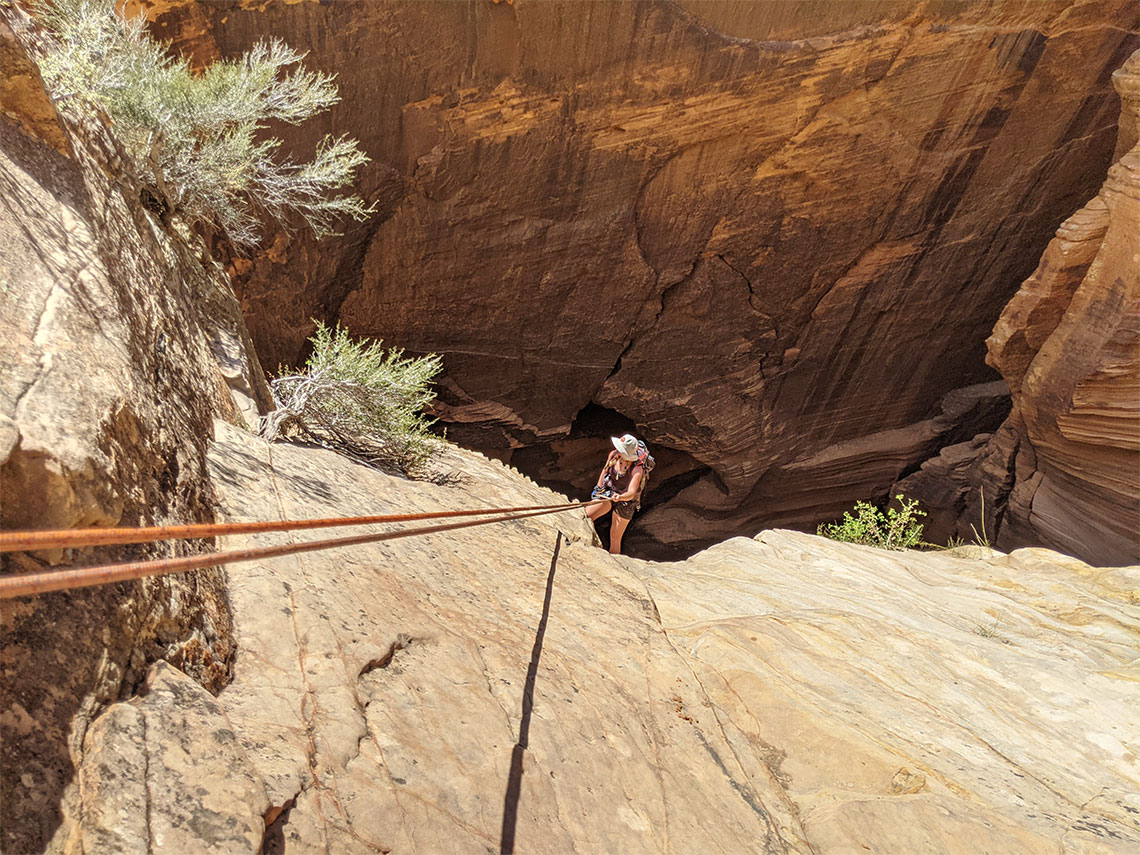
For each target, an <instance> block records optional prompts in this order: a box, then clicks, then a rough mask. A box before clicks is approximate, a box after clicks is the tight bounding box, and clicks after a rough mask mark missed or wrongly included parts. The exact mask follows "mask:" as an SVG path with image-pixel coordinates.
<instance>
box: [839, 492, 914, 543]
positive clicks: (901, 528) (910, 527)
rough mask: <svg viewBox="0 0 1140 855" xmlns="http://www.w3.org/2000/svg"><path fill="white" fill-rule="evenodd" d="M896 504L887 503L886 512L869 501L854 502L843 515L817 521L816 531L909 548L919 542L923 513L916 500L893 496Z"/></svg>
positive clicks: (842, 537)
mask: <svg viewBox="0 0 1140 855" xmlns="http://www.w3.org/2000/svg"><path fill="white" fill-rule="evenodd" d="M895 499H896V500H897V501H898V503H899V507H898V508H893V507H888V508H887V511H886V513H883V511H881V510H880V509H879V508H876V507H875V506H874V505H872V504H871V503H870V502H856V503H855V513H854V514H852V513H851V512H850V511H847V512H846V513H844V514H843V519H842V520H840V521H839V522H835V523H831V524H829V525H821V526H819V528H818V529H817V530H816V533H817V534H821V535H823V536H824V537H829V538H831V539H832V540H842V541H845V542H847V543H862V544H864V545H866V546H877V547H879V548H880V549H910V548H912V547H915V546H918V545H919V544H920V543H922V523H921V522H919V517H924V516H926V512H925V511H920V510H919V509H918V501H917V500H915V499H906V498H904V497H903V496H902V494H899V495H897V496H895Z"/></svg>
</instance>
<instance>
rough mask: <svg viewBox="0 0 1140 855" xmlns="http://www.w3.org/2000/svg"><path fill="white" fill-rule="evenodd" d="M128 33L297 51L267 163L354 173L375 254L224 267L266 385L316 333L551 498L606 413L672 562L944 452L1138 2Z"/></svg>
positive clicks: (1093, 183)
mask: <svg viewBox="0 0 1140 855" xmlns="http://www.w3.org/2000/svg"><path fill="white" fill-rule="evenodd" d="M143 5H144V6H145V7H146V8H148V9H149V12H148V14H149V15H150V16H151V18H152V20H153V22H154V28H155V31H156V32H157V33H158V34H159V35H161V36H162V37H164V38H168V39H172V40H173V43H174V45H175V46H176V47H178V48H180V49H182V50H184V51H185V52H186V53H188V54H189V55H190V56H192V57H193V58H194V60H195V61H196V62H203V61H206V60H208V59H210V58H212V57H216V56H232V55H235V54H237V53H239V52H240V51H242V50H244V49H246V48H248V47H249V46H250V45H251V44H252V43H253V42H254V41H256V40H257V39H259V38H262V37H265V36H271V35H272V36H280V37H283V38H284V39H286V40H287V41H289V42H291V43H293V44H294V45H296V46H298V47H303V48H306V49H308V50H309V51H310V52H311V53H310V57H309V62H310V63H311V64H312V65H314V66H316V67H319V68H321V69H324V70H327V71H331V72H335V73H336V74H337V75H338V82H339V84H340V86H341V92H342V94H343V101H342V102H341V104H340V105H338V106H337V107H336V108H335V109H333V110H332V111H330V112H329V113H328V114H327V115H326V116H324V117H322V118H321V119H319V120H317V121H315V122H312V123H309V124H308V125H306V126H304V127H302V128H297V129H293V128H286V129H280V133H281V134H282V135H283V136H284V137H285V138H286V139H287V141H288V144H289V146H290V147H294V148H295V149H296V150H297V151H298V152H299V153H303V152H306V151H309V150H311V147H312V145H313V144H314V143H315V141H316V140H318V139H319V138H320V137H321V136H323V135H324V134H326V133H337V134H340V133H348V134H351V135H353V136H355V137H357V138H358V139H359V140H360V141H361V143H362V145H363V148H364V149H365V150H366V151H367V152H368V153H369V154H370V156H371V157H372V158H373V160H372V162H371V163H370V164H369V165H368V167H367V168H366V169H365V170H364V172H363V173H362V175H361V177H360V180H359V186H358V189H359V190H360V192H361V193H363V194H364V195H365V196H366V197H368V198H369V199H371V200H375V201H376V202H377V206H378V207H377V214H376V216H375V217H374V218H373V219H372V220H371V221H369V222H368V223H366V224H363V225H359V226H350V227H348V228H347V229H346V231H345V235H344V236H343V237H342V238H339V239H336V240H334V241H332V242H326V243H323V244H321V246H320V248H319V250H318V248H317V245H316V244H315V243H314V242H313V241H311V240H310V239H309V238H308V237H306V236H305V235H303V234H302V233H299V232H298V233H297V234H294V235H288V234H284V233H281V234H277V235H271V236H270V237H269V239H268V240H267V243H266V247H265V248H264V250H263V251H262V252H260V253H259V254H257V255H256V256H255V257H253V258H250V259H234V260H233V261H232V271H233V273H234V279H235V285H236V287H237V289H238V291H239V293H240V295H241V298H242V300H243V304H244V307H245V311H246V316H247V319H248V323H249V325H250V328H251V330H252V333H253V336H254V338H255V340H256V343H257V346H258V348H259V352H260V354H261V356H262V359H263V361H264V362H265V363H266V364H267V365H270V366H273V365H276V364H277V363H278V362H289V361H293V360H296V359H298V358H299V357H301V356H302V355H303V353H304V347H305V345H304V342H305V338H306V336H307V335H308V334H309V332H310V331H311V329H312V322H311V320H310V319H312V318H316V319H322V320H339V321H341V322H343V323H345V324H347V326H348V327H349V328H350V329H351V330H352V331H353V332H354V333H357V334H361V335H369V336H376V337H380V338H383V339H385V340H386V341H388V342H389V343H391V344H396V345H401V346H404V347H406V348H408V349H409V350H411V351H415V352H425V351H438V352H440V353H442V354H444V361H445V367H446V376H445V378H444V380H443V383H442V385H441V393H442V394H441V404H440V407H439V414H440V415H441V417H442V418H443V420H444V422H445V423H447V424H448V426H449V435H450V436H451V437H453V438H455V439H458V440H460V441H462V442H465V443H467V444H471V445H474V446H477V447H479V448H482V449H484V450H486V451H488V452H490V453H494V454H496V455H498V456H500V457H504V458H510V459H512V460H513V459H514V458H513V457H511V455H513V454H520V455H522V456H521V457H520V458H519V461H518V462H519V464H520V465H524V463H525V460H526V459H529V458H530V457H533V458H535V459H539V458H541V459H543V460H544V461H545V463H544V465H545V466H547V468H550V469H554V470H557V471H558V472H559V473H560V474H559V476H558V478H556V480H558V481H559V482H560V483H561V482H563V481H566V480H567V478H569V477H570V476H569V475H568V474H567V473H569V472H570V471H571V470H577V469H582V470H583V471H584V470H585V469H586V468H587V467H585V466H584V465H581V466H579V463H578V462H576V458H572V459H571V460H569V461H567V462H566V463H565V465H563V464H560V463H558V462H557V461H556V460H555V461H551V458H556V457H557V456H558V455H559V454H560V453H561V452H560V449H561V448H562V446H563V445H564V444H565V443H566V442H568V441H570V440H576V439H583V438H584V439H590V440H593V441H594V442H595V444H594V446H592V447H593V449H594V450H593V451H592V452H588V449H586V448H585V446H581V447H580V448H578V449H577V450H576V451H575V454H579V453H586V452H588V453H592V454H594V455H595V458H596V460H595V465H597V464H600V462H601V455H602V453H604V451H605V449H606V447H607V445H606V443H605V440H604V439H600V436H599V434H598V433H589V432H586V431H585V430H584V428H583V426H582V425H583V423H584V422H589V423H592V424H593V423H596V422H597V421H598V420H597V419H593V418H592V414H596V413H597V412H604V413H606V414H608V416H607V418H609V419H610V420H612V421H616V422H618V423H623V424H629V425H632V426H633V427H634V428H635V429H636V430H637V431H638V432H639V433H641V434H642V435H644V436H645V437H646V438H647V439H648V440H649V441H650V443H651V444H652V445H654V447H655V448H657V449H662V450H663V453H664V454H665V455H666V456H668V457H669V459H670V461H671V467H672V471H673V473H674V476H676V477H678V479H679V480H676V481H673V482H672V483H667V480H668V479H666V478H664V477H661V478H657V479H655V484H654V489H655V490H657V491H658V492H657V493H655V494H653V495H651V496H650V497H648V498H650V499H652V501H653V503H655V504H656V505H657V507H655V508H654V509H653V510H652V512H649V513H646V514H645V515H643V517H642V518H641V519H640V524H639V526H637V527H636V532H635V534H634V537H635V540H636V538H637V537H640V538H643V539H649V540H652V541H654V542H657V543H659V544H670V545H673V546H681V547H684V546H689V547H691V546H694V545H697V544H700V543H705V542H708V541H709V540H711V539H713V538H715V537H716V536H719V535H722V534H724V533H732V532H740V531H755V530H756V527H757V526H758V525H763V524H772V523H778V524H781V525H803V524H810V523H812V522H814V521H817V520H819V519H821V518H824V517H828V516H832V515H834V513H835V511H836V509H838V508H841V507H843V506H844V505H850V503H851V502H852V501H854V500H855V499H859V498H865V497H868V496H869V495H874V494H883V493H885V491H886V490H887V489H888V488H889V486H890V484H891V483H892V482H893V481H894V480H895V479H896V478H898V477H899V476H900V474H905V473H906V472H907V471H908V470H910V469H912V468H914V467H915V466H917V464H918V462H919V461H921V460H923V459H925V458H927V457H929V456H930V454H931V453H933V452H934V451H936V450H937V447H938V446H939V444H940V443H941V442H942V440H940V439H938V438H932V437H923V436H922V434H923V431H924V428H923V427H922V425H923V424H924V423H925V422H927V421H929V420H930V419H932V418H935V417H937V416H938V415H939V412H940V409H939V402H940V400H941V399H942V398H943V396H944V395H946V394H947V393H949V392H950V391H952V390H954V389H959V388H965V387H968V386H971V385H974V384H977V383H981V382H989V381H993V380H995V379H997V378H996V376H995V375H994V374H993V373H992V372H991V371H990V370H989V369H987V368H986V366H985V364H984V354H985V347H984V340H985V338H986V336H987V335H988V334H989V333H990V331H991V329H992V327H993V324H994V322H995V320H996V319H997V317H998V315H999V313H1000V312H1001V309H1002V307H1003V306H1004V305H1005V303H1006V302H1007V301H1008V300H1009V298H1010V296H1011V295H1012V294H1013V292H1014V291H1015V290H1016V288H1017V284H1018V283H1020V282H1021V281H1022V280H1024V279H1025V277H1026V276H1027V275H1029V273H1030V272H1031V271H1032V270H1033V267H1034V265H1035V263H1036V261H1037V259H1038V258H1039V257H1040V253H1041V250H1042V247H1043V246H1044V245H1045V243H1046V242H1047V241H1048V239H1049V236H1050V235H1051V234H1052V233H1053V232H1054V230H1055V229H1056V228H1057V224H1058V223H1059V222H1061V221H1062V220H1063V219H1064V218H1065V217H1067V216H1069V215H1070V214H1071V213H1072V211H1074V210H1075V209H1077V208H1078V207H1079V206H1080V205H1081V204H1083V203H1084V202H1085V201H1086V200H1087V199H1088V198H1089V197H1090V196H1091V195H1092V194H1093V193H1095V192H1096V187H1097V186H1098V184H1099V182H1100V181H1101V180H1103V174H1104V169H1105V167H1106V166H1107V164H1108V163H1109V162H1110V157H1111V155H1112V151H1113V145H1114V143H1115V139H1116V118H1117V115H1118V113H1119V100H1118V98H1117V96H1116V94H1115V93H1114V92H1113V88H1112V85H1111V82H1110V77H1111V74H1112V72H1113V71H1114V70H1115V69H1117V68H1119V67H1120V65H1121V64H1122V63H1123V61H1124V60H1125V58H1126V57H1127V56H1128V55H1129V53H1130V52H1131V51H1132V50H1133V49H1134V48H1135V45H1136V39H1137V31H1138V30H1140V22H1138V20H1137V10H1136V5H1135V3H1134V2H1132V0H1095V2H1094V0H1089V2H1080V0H1077V2H1072V0H1066V2H1012V0H1011V2H997V3H984V4H982V3H966V2H925V3H921V2H920V3H904V2H885V3H884V2H813V3H797V4H779V3H755V2H743V0H741V2H721V3H717V2H680V3H665V2H642V3H633V2H629V3H621V2H613V3H580V2H561V3H559V2H553V3H552V2H543V3H536V2H524V0H519V2H515V3H510V2H503V3H493V2H476V3H470V4H459V3H423V2H406V3H315V2H313V3H310V2H299V3H268V4H267V3H264V2H228V3H201V2H191V0H156V2H153V3H149V4H143ZM276 130H277V129H275V131H276ZM581 414H585V416H586V418H584V419H581V418H580V416H581ZM1000 418H1001V416H1000V415H999V416H998V418H997V419H996V420H995V421H993V422H992V423H990V424H987V425H984V426H983V427H982V429H983V430H985V431H992V430H994V429H995V428H996V427H997V426H998V424H999V423H1000ZM603 421H605V420H603ZM852 443H854V444H855V446H853V445H852ZM932 443H933V448H932V447H931V446H932ZM860 449H862V450H861V451H860ZM520 450H525V451H526V454H523V453H522V451H520ZM843 456H848V457H849V458H850V459H849V461H848V463H847V464H845V465H844V466H843V468H842V473H841V474H840V475H839V476H838V477H836V472H837V470H836V467H835V459H836V457H843ZM884 460H889V461H890V464H889V466H886V467H885V468H884V465H883V461H884ZM829 473H830V474H829ZM536 474H537V473H536ZM595 474H596V473H594V472H591V473H590V474H589V476H588V477H583V476H579V475H574V476H573V477H574V480H573V482H572V483H573V486H574V487H575V488H576V489H578V490H584V489H588V488H589V486H590V483H591V482H592V479H593V477H594V476H595ZM816 480H819V481H820V483H821V485H822V486H820V487H818V488H816V487H813V484H814V482H815V481H816ZM868 491H870V492H868Z"/></svg>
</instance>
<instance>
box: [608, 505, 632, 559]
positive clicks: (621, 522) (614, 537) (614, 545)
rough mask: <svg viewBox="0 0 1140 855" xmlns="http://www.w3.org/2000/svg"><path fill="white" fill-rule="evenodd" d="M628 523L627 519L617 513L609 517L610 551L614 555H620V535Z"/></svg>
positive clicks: (623, 532)
mask: <svg viewBox="0 0 1140 855" xmlns="http://www.w3.org/2000/svg"><path fill="white" fill-rule="evenodd" d="M628 525H629V520H627V519H626V518H625V517H619V516H618V515H617V514H614V515H613V516H612V517H610V552H612V553H613V554H614V555H621V536H622V535H623V534H625V529H626V526H628Z"/></svg>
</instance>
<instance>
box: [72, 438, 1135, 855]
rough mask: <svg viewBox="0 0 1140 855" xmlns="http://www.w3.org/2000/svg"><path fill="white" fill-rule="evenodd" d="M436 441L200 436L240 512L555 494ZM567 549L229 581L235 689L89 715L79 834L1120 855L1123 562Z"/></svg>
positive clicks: (262, 573)
mask: <svg viewBox="0 0 1140 855" xmlns="http://www.w3.org/2000/svg"><path fill="white" fill-rule="evenodd" d="M444 460H445V463H446V465H447V467H448V468H450V470H451V471H452V473H453V475H455V476H460V478H461V480H460V481H459V482H458V483H454V482H455V479H454V478H453V479H452V481H453V483H452V484H451V485H450V486H438V485H432V484H427V483H410V482H407V481H403V480H400V479H398V478H394V477H391V476H386V475H383V474H381V473H378V472H375V471H373V470H367V469H363V468H361V467H359V466H357V465H354V464H352V463H350V462H348V461H346V460H344V459H343V458H338V457H336V456H335V455H333V454H331V453H330V452H327V451H324V450H313V449H303V448H299V447H292V446H285V445H273V446H267V445H265V444H264V443H263V442H261V441H260V440H256V439H253V438H251V437H250V436H248V435H247V434H244V433H242V432H240V431H236V430H234V429H232V428H229V427H228V426H220V427H219V431H218V442H217V444H216V445H215V447H214V449H213V451H212V453H211V466H212V468H213V472H214V476H215V479H216V481H217V482H218V484H219V486H220V498H221V503H222V507H223V509H224V512H225V514H226V516H227V517H228V518H234V519H265V518H266V517H269V516H276V515H278V514H280V515H281V516H283V517H287V518H289V517H302V516H310V515H313V516H324V515H342V514H347V513H384V512H391V511H396V510H397V509H398V510H409V511H419V510H425V511H426V510H435V509H444V508H446V509H454V508H457V507H473V506H486V505H519V504H531V503H545V502H548V501H551V500H552V499H555V497H554V496H553V495H552V494H551V493H550V492H548V491H546V490H542V489H539V488H536V487H535V486H534V485H533V484H530V483H529V482H527V481H525V480H524V479H522V478H520V477H518V476H517V474H515V473H513V472H511V471H510V470H508V469H506V468H504V467H503V466H502V465H500V464H499V463H497V462H492V461H488V460H486V459H485V458H482V457H480V456H478V455H474V454H471V453H469V452H458V451H449V452H447V455H446V457H445V458H444ZM284 537H285V536H284V535H265V536H258V537H256V538H252V539H251V540H252V542H253V543H258V544H265V543H270V542H280V541H281V540H282V539H283V538H284ZM591 538H592V532H591V530H590V528H589V527H588V525H587V524H586V522H585V520H584V519H582V517H581V512H577V513H576V514H574V515H566V516H559V517H544V518H538V519H531V520H520V521H514V522H510V523H499V524H495V525H492V526H488V527H481V528H475V529H466V530H463V531H459V532H451V533H448V534H437V535H430V536H423V537H419V538H414V539H406V540H398V541H391V542H388V543H385V544H377V545H373V546H365V547H359V548H354V549H353V550H351V551H344V552H324V553H307V554H305V555H303V556H297V557H293V558H286V559H279V560H275V561H273V562H268V563H250V564H243V565H237V566H233V567H230V568H229V569H228V573H227V575H228V580H229V583H228V584H229V591H230V596H231V601H232V603H233V609H234V628H235V636H236V638H237V642H238V652H237V657H236V660H235V663H234V679H233V682H232V683H231V684H230V685H228V686H227V687H226V688H224V689H223V690H222V691H221V692H220V694H219V695H218V696H217V698H216V701H214V702H211V701H209V699H207V698H205V697H204V696H203V693H201V692H200V691H196V690H195V688H194V687H193V686H192V684H190V683H189V681H183V680H179V679H178V677H177V675H176V674H174V673H173V672H172V670H171V669H163V670H162V671H160V673H159V675H158V678H157V679H158V682H157V683H156V684H153V685H156V686H157V689H155V688H152V690H151V693H150V694H148V695H147V696H145V697H143V698H140V699H136V700H133V701H131V702H130V703H127V704H121V705H117V706H115V707H112V708H111V710H109V711H108V713H107V714H106V716H105V717H104V718H103V719H100V720H99V721H97V722H96V723H95V725H94V726H93V727H92V729H91V732H90V734H89V737H88V739H89V741H91V742H93V743H97V744H96V745H93V746H92V749H89V752H88V755H87V758H86V759H85V762H84V765H83V766H82V767H81V769H80V779H81V781H83V782H84V790H83V792H84V810H82V811H81V812H79V813H78V814H77V817H78V827H77V829H76V831H75V836H76V838H77V839H81V840H84V841H101V840H108V839H111V837H112V836H113V835H120V836H121V837H122V838H123V839H127V838H129V839H130V840H131V841H132V842H133V841H141V840H142V839H143V833H144V832H143V829H142V828H141V826H140V824H139V823H138V822H137V818H138V816H139V815H140V814H142V813H144V812H145V814H146V815H147V816H149V817H150V829H151V832H150V834H151V837H150V840H149V844H148V845H147V846H143V845H142V844H141V843H139V845H138V846H137V847H135V848H131V849H130V850H129V851H140V852H144V851H156V852H160V851H170V852H174V851H177V852H180V853H194V852H235V851H251V850H252V846H250V847H249V848H248V849H247V848H245V846H246V844H245V843H244V841H246V840H248V839H249V837H248V829H249V828H250V817H251V816H256V815H258V814H259V813H260V812H264V815H265V819H266V823H267V827H266V830H265V849H264V851H266V852H270V853H280V852H285V853H307V852H321V853H361V852H391V853H413V852H414V853H427V852H440V853H443V852H446V853H486V852H502V851H507V852H509V851H516V852H528V853H529V852H533V853H551V855H561V853H566V852H574V851H591V852H594V851H596V852H622V853H665V852H674V853H691V852H721V853H733V855H735V853H742V852H749V853H801V855H808V853H812V855H833V853H834V855H838V853H851V852H864V851H871V852H883V853H923V855H938V853H960V855H965V853H979V852H988V853H990V855H1030V853H1042V855H1044V853H1048V855H1056V853H1064V855H1077V853H1100V855H1109V853H1119V855H1129V853H1133V852H1136V851H1137V848H1138V847H1140V820H1138V811H1140V801H1138V800H1137V793H1140V760H1138V759H1137V758H1138V756H1140V745H1137V744H1136V734H1137V733H1140V672H1138V671H1137V664H1136V661H1135V650H1136V645H1137V642H1138V641H1140V568H1138V567H1132V568H1121V569H1094V568H1092V567H1089V566H1088V565H1086V564H1083V563H1081V562H1079V561H1076V560H1075V559H1069V558H1065V557H1063V556H1061V555H1059V554H1056V553H1052V552H1048V551H1046V550H1019V551H1017V552H1015V553H1012V554H1010V555H1008V556H1005V555H1001V554H1000V553H983V555H984V556H985V557H982V558H970V557H963V556H962V555H958V554H954V553H926V554H923V553H913V552H911V553H888V552H882V551H879V550H875V549H871V548H867V547H858V546H851V545H847V544H837V543H833V542H831V541H826V540H823V539H821V538H817V537H814V536H811V535H804V534H797V533H793V532H787V531H767V532H764V533H763V534H762V535H760V536H759V537H758V538H757V539H756V540H746V539H743V538H738V539H734V540H731V541H728V542H726V543H724V544H721V545H718V546H716V547H713V548H711V549H709V550H707V551H705V552H702V553H700V554H699V555H697V556H695V557H693V558H691V559H689V560H688V561H685V562H681V563H675V564H655V563H649V562H642V561H637V560H634V559H624V558H621V559H615V558H613V557H611V556H609V555H608V554H607V553H605V552H603V551H602V550H601V549H598V548H597V547H595V546H593V545H592V544H591ZM248 543H250V540H247V539H236V538H235V539H230V540H227V542H226V544H225V545H226V546H232V547H238V546H242V545H246V544H248ZM172 694H174V695H179V696H183V695H184V698H183V699H182V700H181V701H180V702H179V703H178V704H177V705H176V706H172V698H171V695H172ZM177 716H182V720H181V721H179V720H177ZM144 722H145V729H144V724H143V723H144ZM152 728H155V729H157V734H156V733H155V732H154V731H152ZM179 746H184V747H185V749H186V750H185V751H183V750H180V749H179ZM104 763H108V764H109V765H108V766H107V767H106V768H105V767H104V766H103V765H102V764H104ZM106 769H109V770H110V771H109V772H108V771H106ZM138 770H141V771H138ZM230 770H232V772H231V771H230ZM227 773H228V774H227ZM112 775H114V776H115V777H111V776H112ZM89 797H90V799H91V801H88V798H89ZM144 806H145V811H144ZM120 809H124V810H125V813H124V814H118V813H117V812H118V811H119V810H120ZM120 816H122V817H124V818H120ZM183 819H185V821H184V822H181V824H180V820H183ZM158 828H174V829H176V834H175V832H171V833H172V834H174V835H175V836H172V837H167V838H165V839H159V838H158V837H157V835H156V833H155V829H158ZM87 851H93V850H92V849H91V848H90V847H89V848H88V849H87ZM99 851H127V850H126V849H125V848H124V849H121V850H115V849H113V848H109V849H105V850H99Z"/></svg>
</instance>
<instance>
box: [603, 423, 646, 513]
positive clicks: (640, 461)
mask: <svg viewBox="0 0 1140 855" xmlns="http://www.w3.org/2000/svg"><path fill="white" fill-rule="evenodd" d="M619 457H621V455H620V454H618V453H617V452H616V451H611V452H610V457H609V461H608V463H613V462H614V461H616V460H617V459H618V458H619ZM637 465H639V466H641V485H640V486H639V487H638V488H637V498H636V499H634V501H635V502H637V503H638V506H639V507H640V505H641V494H642V493H644V492H645V485H646V484H648V483H649V473H650V472H652V471H653V467H654V466H656V465H657V461H656V460H654V459H653V455H652V454H650V453H649V446H648V445H646V444H645V442H644V441H643V440H640V439H639V440H638V441H637Z"/></svg>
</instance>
